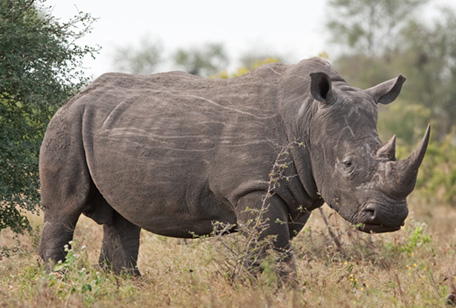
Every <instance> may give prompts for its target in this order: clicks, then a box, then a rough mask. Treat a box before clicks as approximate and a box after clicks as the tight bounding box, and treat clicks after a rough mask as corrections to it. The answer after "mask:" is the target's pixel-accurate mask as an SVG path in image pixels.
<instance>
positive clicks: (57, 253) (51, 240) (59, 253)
mask: <svg viewBox="0 0 456 308" xmlns="http://www.w3.org/2000/svg"><path fill="white" fill-rule="evenodd" d="M75 226H76V222H73V223H70V224H64V223H55V222H50V221H45V223H44V226H43V234H42V236H41V241H40V246H39V254H40V256H41V258H42V259H43V261H44V265H45V270H46V272H47V273H50V272H52V271H53V270H54V267H55V265H56V264H57V263H58V262H59V261H61V262H64V261H65V257H66V253H67V251H68V249H71V244H70V243H71V240H72V239H73V233H74V227H75Z"/></svg>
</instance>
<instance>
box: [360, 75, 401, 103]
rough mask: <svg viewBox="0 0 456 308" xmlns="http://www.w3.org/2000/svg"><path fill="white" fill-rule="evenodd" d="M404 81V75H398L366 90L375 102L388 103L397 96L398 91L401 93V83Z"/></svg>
mask: <svg viewBox="0 0 456 308" xmlns="http://www.w3.org/2000/svg"><path fill="white" fill-rule="evenodd" d="M404 82H405V77H404V76H402V75H399V76H398V77H397V78H394V79H391V80H388V81H385V82H382V83H381V84H379V85H376V86H374V87H372V88H369V89H366V92H367V93H369V94H370V95H372V97H373V98H374V99H375V101H376V102H377V103H381V104H389V103H391V102H392V101H394V100H395V99H396V98H397V97H398V95H399V93H401V89H402V84H403V83H404Z"/></svg>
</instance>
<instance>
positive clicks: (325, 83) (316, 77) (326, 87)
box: [310, 72, 333, 103]
mask: <svg viewBox="0 0 456 308" xmlns="http://www.w3.org/2000/svg"><path fill="white" fill-rule="evenodd" d="M310 93H311V94H312V96H313V98H315V99H316V100H317V101H320V102H322V103H331V101H332V95H333V91H332V83H331V78H329V76H328V75H327V74H325V73H323V72H319V73H311V74H310Z"/></svg>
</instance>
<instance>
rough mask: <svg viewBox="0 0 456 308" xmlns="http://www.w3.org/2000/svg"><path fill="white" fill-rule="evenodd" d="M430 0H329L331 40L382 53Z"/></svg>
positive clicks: (389, 47)
mask: <svg viewBox="0 0 456 308" xmlns="http://www.w3.org/2000/svg"><path fill="white" fill-rule="evenodd" d="M428 1H429V0H402V1H397V0H329V2H328V4H329V7H330V9H331V11H332V12H331V13H330V15H329V16H330V19H329V20H328V22H327V25H326V26H327V27H328V29H329V30H330V33H331V34H332V41H334V42H336V43H338V44H340V45H341V46H342V47H344V48H345V49H347V50H348V51H356V52H357V53H361V54H365V55H384V54H386V53H389V52H390V51H391V50H392V49H394V47H395V43H398V42H396V41H394V37H395V36H396V35H397V34H398V33H399V32H400V30H401V29H402V28H403V27H404V26H405V25H406V24H407V23H408V21H409V20H410V19H411V18H413V14H414V13H415V12H416V11H417V9H418V8H419V7H420V6H422V5H423V4H425V3H426V2H428Z"/></svg>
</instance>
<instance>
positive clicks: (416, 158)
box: [392, 125, 431, 198]
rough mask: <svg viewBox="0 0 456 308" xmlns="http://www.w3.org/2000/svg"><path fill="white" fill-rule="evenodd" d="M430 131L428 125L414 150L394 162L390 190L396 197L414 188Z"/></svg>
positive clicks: (406, 193) (405, 194) (403, 195)
mask: <svg viewBox="0 0 456 308" xmlns="http://www.w3.org/2000/svg"><path fill="white" fill-rule="evenodd" d="M430 132H431V126H430V125H428V127H427V129H426V133H425V134H424V137H423V139H422V140H421V143H420V145H419V146H418V148H417V149H416V150H415V152H413V154H412V155H410V156H409V157H408V158H406V159H404V160H401V161H398V162H394V165H395V166H394V169H395V172H394V173H393V174H394V177H395V181H394V180H393V181H392V183H394V182H395V185H394V186H396V187H392V190H393V191H394V192H395V193H396V196H397V197H401V198H405V197H406V196H407V195H408V194H410V193H411V192H412V191H413V189H414V188H415V184H416V176H417V174H418V168H419V167H420V165H421V162H422V161H423V158H424V154H425V153H426V150H427V147H428V144H429V135H430Z"/></svg>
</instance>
